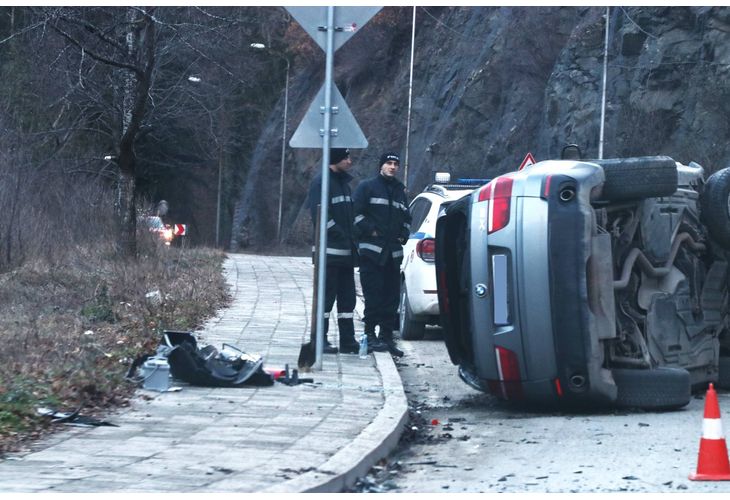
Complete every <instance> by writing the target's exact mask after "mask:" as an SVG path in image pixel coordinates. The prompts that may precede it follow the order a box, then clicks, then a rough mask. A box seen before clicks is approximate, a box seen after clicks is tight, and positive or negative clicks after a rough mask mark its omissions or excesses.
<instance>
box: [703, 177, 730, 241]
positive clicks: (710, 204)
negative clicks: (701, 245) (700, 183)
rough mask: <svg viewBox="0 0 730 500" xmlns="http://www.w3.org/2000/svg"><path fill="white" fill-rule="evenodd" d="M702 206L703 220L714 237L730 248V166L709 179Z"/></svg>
mask: <svg viewBox="0 0 730 500" xmlns="http://www.w3.org/2000/svg"><path fill="white" fill-rule="evenodd" d="M700 206H701V208H702V221H703V222H704V223H705V225H706V226H707V229H709V231H710V234H711V235H712V237H713V238H714V239H715V241H717V242H718V243H719V244H720V245H721V246H722V247H723V248H724V249H725V250H730V168H723V169H722V170H718V171H717V172H715V173H714V174H712V175H711V176H710V177H709V178H708V179H707V183H706V184H705V189H704V191H703V193H702V200H701V205H700Z"/></svg>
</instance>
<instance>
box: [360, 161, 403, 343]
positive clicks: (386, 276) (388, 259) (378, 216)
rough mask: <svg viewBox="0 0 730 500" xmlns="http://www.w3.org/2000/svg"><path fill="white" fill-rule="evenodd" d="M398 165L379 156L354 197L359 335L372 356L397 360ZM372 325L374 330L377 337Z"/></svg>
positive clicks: (400, 223)
mask: <svg viewBox="0 0 730 500" xmlns="http://www.w3.org/2000/svg"><path fill="white" fill-rule="evenodd" d="M399 166H400V157H399V156H398V155H397V154H396V153H385V154H383V155H382V156H381V157H380V162H379V164H378V174H377V175H376V176H374V177H372V178H370V179H367V180H365V181H363V182H361V183H360V184H359V185H358V186H357V189H356V190H355V195H354V208H355V226H356V227H357V229H358V233H359V238H358V252H359V254H360V283H361V284H362V291H363V295H364V296H365V317H364V322H365V334H366V335H367V337H368V346H370V347H372V349H373V350H374V351H381V352H385V351H388V352H390V353H391V354H392V355H394V356H403V351H401V350H400V349H398V348H397V347H396V345H395V340H394V339H393V330H395V329H396V328H397V325H398V302H399V299H400V263H401V261H402V260H403V244H404V243H405V242H406V241H408V235H409V233H410V228H411V214H410V212H409V211H408V200H407V198H406V193H405V186H404V185H403V184H402V183H401V182H399V181H398V179H396V174H397V173H398V167H399ZM376 326H379V328H380V332H379V336H378V337H376V336H375V327H376Z"/></svg>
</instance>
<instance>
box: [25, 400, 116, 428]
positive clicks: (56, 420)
mask: <svg viewBox="0 0 730 500" xmlns="http://www.w3.org/2000/svg"><path fill="white" fill-rule="evenodd" d="M81 408H83V405H82V406H80V407H79V408H78V409H77V410H76V411H74V412H60V411H56V410H52V409H51V408H37V409H36V412H37V413H38V414H39V415H41V416H44V417H49V418H51V423H53V424H65V425H72V426H75V427H101V426H107V427H119V426H118V425H116V424H112V423H109V422H104V421H103V420H98V419H96V418H93V417H87V416H85V415H81Z"/></svg>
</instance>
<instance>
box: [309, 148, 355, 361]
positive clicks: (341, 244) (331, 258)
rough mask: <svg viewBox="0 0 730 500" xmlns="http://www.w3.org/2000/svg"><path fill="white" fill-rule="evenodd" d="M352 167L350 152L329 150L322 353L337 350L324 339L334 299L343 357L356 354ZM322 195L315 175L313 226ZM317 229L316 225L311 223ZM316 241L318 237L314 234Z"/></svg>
mask: <svg viewBox="0 0 730 500" xmlns="http://www.w3.org/2000/svg"><path fill="white" fill-rule="evenodd" d="M351 167H352V160H351V159H350V150H349V149H342V148H333V149H330V165H329V169H330V182H329V197H328V199H329V202H328V203H329V204H328V208H327V213H328V220H327V221H326V222H324V224H326V225H327V248H326V249H324V251H325V254H326V256H327V257H326V261H327V278H326V283H325V299H324V300H325V303H324V311H325V313H324V338H325V342H324V352H325V353H327V354H334V353H336V352H337V348H336V347H335V346H333V345H332V344H331V343H330V342H329V341H328V340H327V331H328V330H329V317H330V312H331V311H332V306H333V305H334V303H335V300H337V326H338V328H339V331H340V349H339V351H340V352H342V353H346V354H354V353H357V352H358V344H357V342H356V341H355V327H354V323H353V310H354V309H355V275H354V267H355V266H356V265H357V249H356V247H355V239H354V235H353V232H354V227H353V217H354V215H353V210H352V191H351V190H350V185H349V183H350V181H351V180H352V176H351V175H350V174H349V173H348V170H350V168H351ZM321 193H322V174H318V175H317V176H316V177H315V178H314V179H313V180H312V183H311V185H310V187H309V201H308V204H309V211H310V213H311V215H312V223H313V224H314V222H315V221H316V220H317V217H318V216H319V210H318V208H319V204H320V201H321ZM314 226H315V227H316V224H314ZM314 237H315V239H316V238H318V237H319V235H318V234H315V235H314Z"/></svg>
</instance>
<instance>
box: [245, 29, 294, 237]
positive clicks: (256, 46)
mask: <svg viewBox="0 0 730 500" xmlns="http://www.w3.org/2000/svg"><path fill="white" fill-rule="evenodd" d="M250 47H251V48H253V49H257V50H264V49H266V45H264V44H263V43H252V44H251V45H250ZM269 53H270V54H272V55H275V56H277V57H280V58H282V59H283V60H284V61H286V81H285V83H284V128H283V131H282V134H281V166H280V167H279V211H278V214H277V220H276V241H277V242H279V243H280V242H281V217H282V211H283V203H284V160H285V155H286V125H287V111H288V108H289V59H288V58H287V57H285V56H283V55H281V54H278V53H276V52H272V51H271V50H269Z"/></svg>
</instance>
